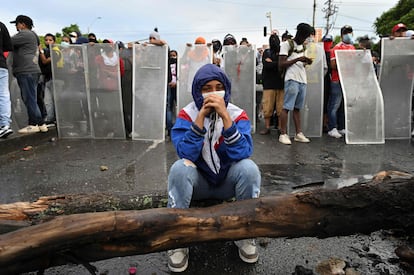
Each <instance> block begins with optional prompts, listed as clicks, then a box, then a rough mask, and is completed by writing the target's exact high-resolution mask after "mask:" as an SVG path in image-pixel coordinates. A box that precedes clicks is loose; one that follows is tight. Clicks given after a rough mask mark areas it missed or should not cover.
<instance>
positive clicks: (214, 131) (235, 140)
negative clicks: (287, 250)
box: [171, 64, 253, 185]
mask: <svg viewBox="0 0 414 275" xmlns="http://www.w3.org/2000/svg"><path fill="white" fill-rule="evenodd" d="M211 80H218V81H220V82H221V83H222V84H223V85H224V88H225V95H224V101H225V102H226V106H227V111H228V112H229V115H230V117H231V118H232V120H233V124H232V126H231V127H230V128H228V129H227V130H224V128H223V121H222V119H221V118H220V117H219V118H217V117H213V116H211V117H206V118H205V119H204V127H203V129H200V128H199V127H197V125H196V124H195V123H194V121H195V120H196V118H197V115H198V113H199V110H200V109H201V107H202V104H203V100H204V99H203V96H202V93H201V88H202V87H203V86H204V85H205V84H206V83H207V82H209V81H211ZM230 89H231V83H230V80H229V79H228V77H227V76H226V74H225V73H224V71H223V70H222V69H220V68H219V67H217V66H216V65H213V64H206V65H204V66H202V67H201V68H200V69H199V70H198V71H197V73H196V74H195V76H194V80H193V85H192V95H193V100H194V101H193V102H191V103H190V104H188V105H187V106H186V107H184V108H183V109H182V110H181V111H180V113H179V115H178V117H177V119H176V122H175V125H174V127H173V128H172V130H171V139H172V142H173V144H174V147H175V149H176V151H177V154H178V156H179V157H180V158H184V159H188V160H191V161H192V162H193V163H194V164H195V165H196V166H197V168H198V169H199V171H200V173H201V174H202V175H203V176H204V177H205V178H206V179H207V181H208V182H209V183H210V184H211V185H220V184H223V183H224V180H225V178H226V175H227V172H228V170H229V168H230V166H231V165H232V164H233V163H235V162H237V161H240V160H242V159H245V158H249V157H250V156H251V155H252V153H253V142H252V137H251V125H250V121H249V118H248V117H247V114H246V112H245V111H244V110H242V109H240V108H239V107H237V106H236V105H234V104H231V103H229V101H230ZM207 129H208V130H207Z"/></svg>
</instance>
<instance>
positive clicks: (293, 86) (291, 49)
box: [279, 23, 313, 145]
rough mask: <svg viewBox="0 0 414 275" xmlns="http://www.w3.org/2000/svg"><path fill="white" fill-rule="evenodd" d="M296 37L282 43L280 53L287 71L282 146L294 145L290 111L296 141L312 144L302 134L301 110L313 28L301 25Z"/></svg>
mask: <svg viewBox="0 0 414 275" xmlns="http://www.w3.org/2000/svg"><path fill="white" fill-rule="evenodd" d="M296 29H297V31H296V35H295V37H294V38H293V39H288V40H286V41H284V42H282V44H281V46H280V53H279V69H280V70H285V73H284V81H285V87H284V88H285V93H284V100H283V110H282V112H281V114H280V124H281V125H280V136H279V142H280V143H282V144H286V145H290V144H292V142H291V140H290V138H289V136H288V134H287V120H288V114H289V111H293V122H294V124H295V128H296V135H295V138H294V140H295V141H297V142H310V140H309V139H308V138H307V137H306V136H305V135H304V134H303V133H302V129H301V124H300V110H301V109H302V108H303V106H304V104H305V98H306V83H307V79H306V71H305V66H306V65H310V64H312V59H310V58H308V57H306V56H305V49H306V47H305V45H304V42H305V41H306V39H307V38H308V37H309V36H310V35H311V33H312V31H313V28H312V26H310V25H309V24H307V23H300V24H299V25H298V26H297V27H296Z"/></svg>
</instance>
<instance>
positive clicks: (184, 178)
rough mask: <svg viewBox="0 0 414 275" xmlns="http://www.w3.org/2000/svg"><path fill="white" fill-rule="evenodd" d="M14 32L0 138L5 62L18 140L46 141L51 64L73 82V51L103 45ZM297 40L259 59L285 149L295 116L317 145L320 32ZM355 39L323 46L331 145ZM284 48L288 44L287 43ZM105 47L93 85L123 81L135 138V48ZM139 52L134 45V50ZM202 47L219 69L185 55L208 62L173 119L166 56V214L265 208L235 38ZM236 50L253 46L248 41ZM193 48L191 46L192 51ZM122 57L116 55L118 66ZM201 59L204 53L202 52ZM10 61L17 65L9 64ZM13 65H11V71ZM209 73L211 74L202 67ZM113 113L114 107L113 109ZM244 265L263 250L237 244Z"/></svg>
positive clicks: (4, 130) (154, 35)
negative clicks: (309, 127) (313, 54)
mask: <svg viewBox="0 0 414 275" xmlns="http://www.w3.org/2000/svg"><path fill="white" fill-rule="evenodd" d="M10 23H12V24H15V25H16V29H17V31H18V33H17V34H16V35H14V36H13V37H10V35H9V33H8V31H7V27H6V26H5V25H4V24H3V23H0V31H1V35H0V51H1V52H0V53H1V55H0V137H3V138H4V137H7V136H8V135H10V134H11V133H12V129H11V127H10V123H11V104H10V92H9V88H8V87H9V75H8V66H7V62H10V63H11V64H12V74H13V76H14V77H15V78H16V79H17V82H18V85H19V88H20V90H21V97H22V100H23V102H24V104H25V106H26V108H27V114H28V125H27V126H26V127H24V128H22V129H20V130H19V131H18V132H19V133H22V134H27V133H37V132H46V131H48V127H47V124H49V123H54V122H55V119H56V118H55V111H54V107H53V88H52V85H51V81H53V74H52V70H51V62H52V59H53V60H54V62H56V64H54V65H55V66H56V68H58V69H62V70H65V72H67V74H71V73H73V72H76V67H77V66H79V65H80V64H78V63H79V62H80V61H79V59H77V58H76V54H77V53H76V51H75V52H73V54H63V53H62V51H65V48H66V47H67V46H69V45H70V44H85V43H88V44H90V45H93V44H94V43H99V42H98V40H97V38H96V36H95V35H94V34H93V33H90V34H88V37H84V36H82V35H81V34H79V33H77V32H71V33H69V34H68V35H67V36H66V35H65V36H63V37H62V42H61V47H57V46H56V37H55V36H54V35H52V34H46V35H45V37H44V38H45V45H44V47H42V46H41V45H40V41H39V37H38V36H37V34H36V33H34V32H33V31H32V28H33V21H32V19H31V18H30V17H28V16H25V15H19V16H17V18H16V20H14V21H12V22H10ZM296 29H297V32H296V34H295V35H294V36H292V35H290V34H289V33H288V32H285V33H284V34H283V35H282V36H281V37H279V34H278V32H277V31H276V30H274V31H272V33H271V35H270V37H269V45H268V47H263V48H259V49H258V55H257V64H256V65H257V68H258V74H257V75H258V80H259V82H260V84H262V85H263V96H262V100H261V105H262V112H263V116H264V129H262V131H260V134H262V135H268V134H270V133H271V131H270V127H271V123H272V120H273V122H274V123H275V124H276V126H277V128H278V130H279V132H280V133H279V142H280V143H282V144H286V145H289V144H291V143H292V141H291V139H290V137H289V136H288V134H287V132H286V131H287V130H286V128H287V118H288V114H289V113H292V114H293V122H294V125H295V129H296V134H295V136H294V139H293V140H294V141H296V142H304V143H308V142H310V140H309V138H307V137H306V136H305V134H304V133H303V132H302V128H301V116H300V111H301V109H302V108H303V106H304V101H305V97H306V87H307V78H306V70H305V67H306V66H308V65H310V64H312V62H313V60H312V59H311V58H310V57H308V56H306V55H305V50H306V47H307V45H309V43H311V42H313V41H314V40H315V29H314V28H313V27H312V26H310V25H309V24H307V23H300V24H298V25H297V28H296ZM407 31H408V30H407V27H406V26H405V25H404V24H402V23H401V24H397V25H396V26H395V27H394V28H393V29H392V36H391V37H392V38H394V37H399V36H405V35H406V33H408V32H407ZM352 34H353V29H352V27H351V26H348V25H346V26H343V27H342V28H341V30H340V36H341V41H340V42H339V43H338V44H336V45H334V46H333V37H332V35H330V34H326V35H325V36H324V37H323V39H322V41H323V43H324V50H325V56H324V57H325V58H326V61H327V68H326V69H327V70H326V74H325V85H324V87H325V88H324V93H325V95H326V96H325V108H324V113H325V114H326V125H325V126H326V132H327V133H328V135H329V136H331V137H334V138H341V137H342V136H343V135H345V134H346V129H345V124H344V114H343V103H342V102H343V101H342V97H343V95H342V90H341V85H340V77H339V75H338V70H337V66H336V55H335V51H336V50H354V49H355V47H354V41H353V35H352ZM280 38H281V39H280ZM102 43H103V44H105V47H103V48H100V50H99V51H97V52H95V53H94V54H92V55H90V56H89V55H88V60H89V62H94V64H96V67H95V69H96V71H95V72H90V73H91V74H94V75H96V79H95V80H96V81H95V82H92V81H91V83H90V88H91V94H92V95H94V94H97V96H98V95H99V93H100V92H101V91H102V90H111V91H112V90H117V89H119V82H118V81H117V80H115V79H117V76H116V75H117V73H118V71H120V75H121V87H122V89H121V90H122V99H123V110H124V119H125V127H126V130H127V131H128V132H129V133H131V131H132V124H131V123H132V106H131V104H132V67H133V66H132V62H133V61H132V56H133V55H132V52H131V49H132V46H133V43H128V45H127V46H125V45H124V44H123V43H122V42H119V41H118V42H115V43H114V42H113V41H111V40H109V39H104V40H103V41H102ZM135 43H136V42H135ZM148 43H150V44H153V45H158V46H163V45H167V42H166V41H164V40H162V39H161V37H160V34H159V33H158V32H157V31H156V30H155V31H153V32H151V33H150V35H149V41H148ZM195 44H197V45H198V44H201V45H207V44H211V46H212V49H213V56H212V58H211V60H212V62H209V60H208V59H206V56H207V55H208V53H207V52H205V48H198V49H197V48H196V49H194V50H195V51H194V52H192V51H189V52H185V53H183V54H182V55H183V56H184V57H186V58H187V57H188V58H189V59H191V61H192V62H201V63H200V67H199V68H198V69H197V70H196V71H195V72H193V74H192V75H191V82H192V85H191V87H189V89H190V90H191V94H192V102H190V103H189V104H188V105H186V106H184V107H183V108H182V109H181V110H180V111H179V112H178V115H177V117H176V118H174V113H175V105H176V98H177V94H176V93H177V89H176V88H177V78H178V71H179V70H178V68H177V57H178V55H179V54H178V52H177V51H176V50H174V49H169V56H168V59H169V61H168V81H167V83H168V85H167V106H166V108H167V112H166V113H167V119H166V121H167V122H166V124H167V125H166V127H167V130H168V135H169V136H171V141H172V144H173V146H174V147H175V149H176V151H177V155H178V158H179V159H178V160H177V161H176V162H175V163H174V164H173V165H172V167H171V170H170V173H169V176H168V207H169V208H188V207H190V204H191V202H192V201H193V200H199V199H211V198H213V199H219V200H225V199H229V198H233V197H234V198H236V200H243V199H252V198H258V197H259V194H260V183H261V175H260V171H259V169H258V167H257V165H256V164H255V163H254V162H253V161H252V160H251V159H250V157H251V155H252V153H253V141H252V135H251V132H252V131H251V122H250V119H249V117H248V115H247V113H246V111H245V110H243V109H241V108H240V107H238V106H236V105H234V104H232V103H231V90H232V83H231V80H230V78H229V76H228V75H226V73H225V71H224V70H223V66H225V60H223V55H222V53H221V50H222V47H223V46H227V45H237V40H236V38H235V37H234V36H233V35H231V34H227V35H226V36H225V37H224V39H223V43H222V42H221V41H220V40H219V39H213V40H212V41H211V42H207V41H206V39H205V38H203V37H197V38H196V39H195ZM239 45H250V43H249V42H248V40H247V39H246V38H243V39H241V41H240V43H239ZM188 46H191V44H190V45H188ZM115 47H118V49H119V56H118V55H117V54H116V53H117V51H115ZM359 47H360V48H363V49H370V41H369V39H368V40H367V39H360V41H359ZM197 51H198V52H197ZM7 52H12V53H13V54H12V55H10V56H12V58H10V59H8V58H7ZM9 60H10V61H9ZM378 62H379V61H378V55H375V54H373V65H374V66H376V65H378ZM205 63H207V64H205ZM108 102H109V103H110V102H111V101H108ZM235 243H236V245H237V247H238V252H239V256H240V258H241V260H243V261H244V262H246V263H255V262H256V261H257V260H258V257H259V255H258V250H257V247H256V243H255V241H254V239H245V240H239V241H236V242H235ZM188 257H189V249H188V248H179V249H173V250H169V251H168V267H169V268H170V270H171V271H173V272H182V271H184V270H186V268H187V266H188Z"/></svg>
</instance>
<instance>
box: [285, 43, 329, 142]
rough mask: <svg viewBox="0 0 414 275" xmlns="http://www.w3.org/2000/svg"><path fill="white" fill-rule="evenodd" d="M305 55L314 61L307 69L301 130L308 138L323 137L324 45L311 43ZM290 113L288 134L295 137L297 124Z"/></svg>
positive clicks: (301, 111) (301, 112) (301, 113)
mask: <svg viewBox="0 0 414 275" xmlns="http://www.w3.org/2000/svg"><path fill="white" fill-rule="evenodd" d="M305 55H306V56H307V57H309V58H311V59H312V60H313V62H312V64H311V65H307V66H306V67H305V68H306V78H307V85H306V98H305V105H304V107H303V109H302V110H300V117H301V121H300V122H301V128H302V131H303V132H304V133H305V135H306V136H308V137H321V136H322V124H323V84H324V67H325V66H327V64H326V62H327V61H326V57H325V52H324V49H323V44H322V43H310V44H308V45H307V47H306V52H305ZM291 113H292V112H289V118H288V133H289V135H290V136H294V135H295V133H296V129H295V124H294V123H293V119H292V114H291Z"/></svg>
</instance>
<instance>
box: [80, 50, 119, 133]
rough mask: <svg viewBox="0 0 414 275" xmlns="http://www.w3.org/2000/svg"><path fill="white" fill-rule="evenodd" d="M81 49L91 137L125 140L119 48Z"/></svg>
mask: <svg viewBox="0 0 414 275" xmlns="http://www.w3.org/2000/svg"><path fill="white" fill-rule="evenodd" d="M84 47H86V57H87V60H86V62H85V71H86V76H87V82H86V83H88V84H89V85H88V86H89V87H88V88H87V91H88V92H89V94H88V95H89V97H88V98H89V110H90V115H91V119H90V121H91V129H92V136H93V137H94V138H98V139H125V126H124V116H123V109H122V95H121V75H120V65H119V62H120V58H119V52H118V47H116V46H114V45H112V44H109V43H100V44H94V45H85V46H84Z"/></svg>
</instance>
